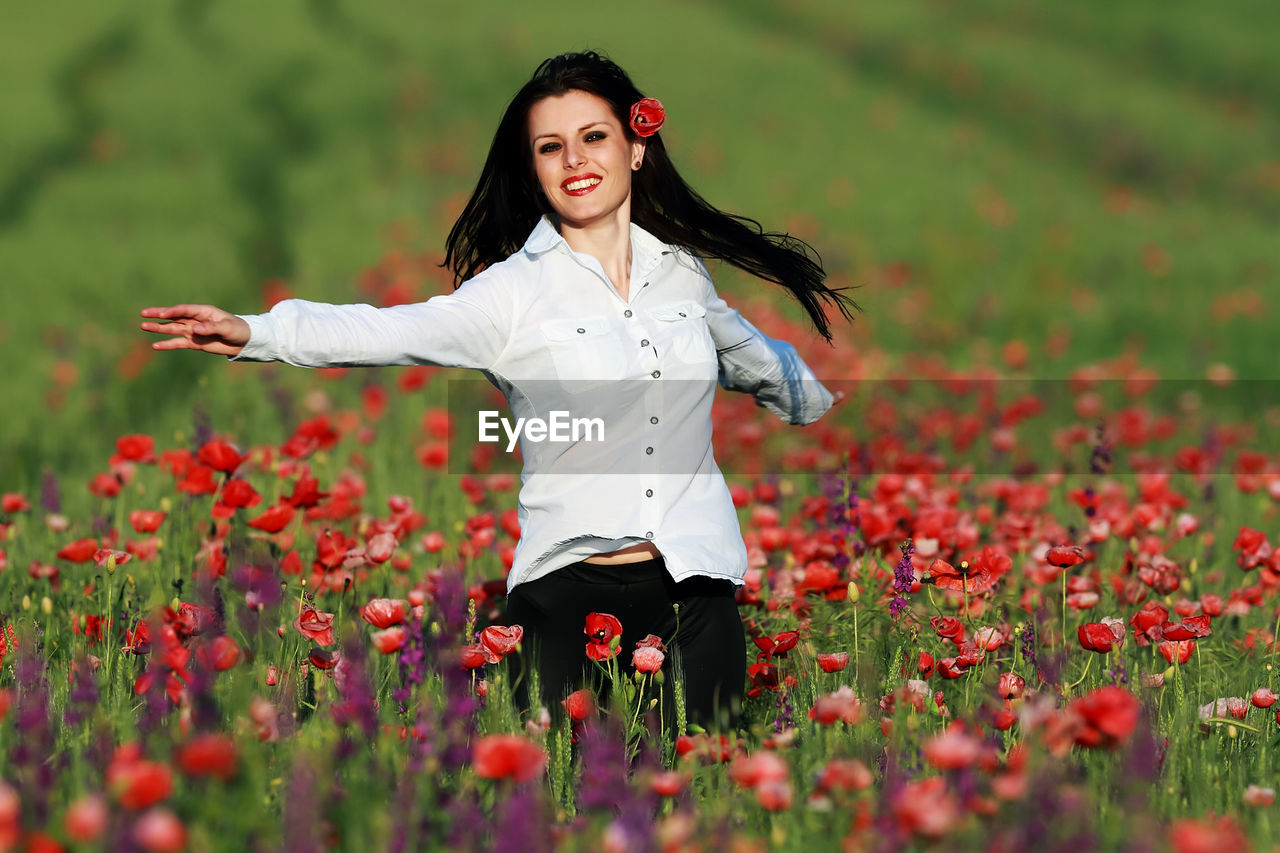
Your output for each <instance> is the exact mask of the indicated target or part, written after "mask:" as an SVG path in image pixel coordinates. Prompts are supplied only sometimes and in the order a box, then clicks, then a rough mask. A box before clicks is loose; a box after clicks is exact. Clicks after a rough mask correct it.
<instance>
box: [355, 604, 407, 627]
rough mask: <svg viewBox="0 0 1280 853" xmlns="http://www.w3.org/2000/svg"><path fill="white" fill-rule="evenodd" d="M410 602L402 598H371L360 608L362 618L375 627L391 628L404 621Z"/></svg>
mask: <svg viewBox="0 0 1280 853" xmlns="http://www.w3.org/2000/svg"><path fill="white" fill-rule="evenodd" d="M408 604H409V603H408V602H407V601H404V600H403V599H400V598H371V599H369V603H368V604H366V605H365V606H364V607H361V608H360V618H361V619H363V620H364V621H366V622H368V623H369V624H370V625H372V626H373V627H375V628H390V627H391V626H392V625H399V624H400V623H401V622H403V621H404V617H405V610H406V609H407V607H408Z"/></svg>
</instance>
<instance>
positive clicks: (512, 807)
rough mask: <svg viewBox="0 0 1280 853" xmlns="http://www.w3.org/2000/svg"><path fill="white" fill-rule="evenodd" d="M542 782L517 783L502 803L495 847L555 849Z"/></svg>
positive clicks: (532, 851)
mask: <svg viewBox="0 0 1280 853" xmlns="http://www.w3.org/2000/svg"><path fill="white" fill-rule="evenodd" d="M542 790H543V789H542V786H537V785H517V786H516V787H515V789H514V790H512V791H511V792H509V793H508V794H507V795H506V797H505V798H504V799H503V801H502V802H501V803H500V804H499V806H498V809H497V814H496V815H495V816H494V831H493V844H492V846H491V847H490V848H489V849H491V850H528V851H530V853H542V851H547V853H550V851H551V849H552V848H551V838H550V836H549V835H548V833H547V832H546V829H545V827H546V826H547V817H546V815H545V814H544V812H545V811H546V810H545V809H544V808H543V802H542Z"/></svg>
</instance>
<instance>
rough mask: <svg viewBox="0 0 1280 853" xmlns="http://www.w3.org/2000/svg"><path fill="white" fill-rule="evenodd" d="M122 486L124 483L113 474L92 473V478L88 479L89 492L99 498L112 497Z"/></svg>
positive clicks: (118, 492)
mask: <svg viewBox="0 0 1280 853" xmlns="http://www.w3.org/2000/svg"><path fill="white" fill-rule="evenodd" d="M123 486H124V484H123V483H122V482H121V480H120V478H119V477H118V476H116V475H115V474H94V475H93V479H92V480H90V481H89V493H90V494H93V495H96V496H98V497H100V498H114V497H115V496H116V495H118V494H120V489H121V488H122V487H123Z"/></svg>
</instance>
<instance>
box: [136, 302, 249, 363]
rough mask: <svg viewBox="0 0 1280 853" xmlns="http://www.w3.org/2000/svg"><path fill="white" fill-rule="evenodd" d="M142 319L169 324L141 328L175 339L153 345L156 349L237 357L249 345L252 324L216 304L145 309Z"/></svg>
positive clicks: (151, 324)
mask: <svg viewBox="0 0 1280 853" xmlns="http://www.w3.org/2000/svg"><path fill="white" fill-rule="evenodd" d="M142 316H143V317H151V318H154V319H157V320H166V321H168V322H164V323H143V324H142V326H141V328H142V331H144V332H155V333H156V334H159V335H172V336H173V337H169V338H166V339H165V340H163V341H156V342H155V343H153V344H152V345H151V348H152V349H154V350H171V349H193V350H199V351H201V352H209V353H214V354H215V355H230V356H236V355H239V354H240V351H241V350H243V349H244V345H245V344H247V343H249V324H248V323H246V322H245V321H244V320H242V319H240V318H239V317H237V316H236V315H235V314H228V313H227V312H226V311H223V310H222V309H221V308H216V307H214V306H213V305H170V306H168V307H167V308H143V309H142Z"/></svg>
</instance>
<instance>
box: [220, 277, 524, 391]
mask: <svg viewBox="0 0 1280 853" xmlns="http://www.w3.org/2000/svg"><path fill="white" fill-rule="evenodd" d="M514 297H515V294H514V293H513V292H512V288H510V287H509V286H508V285H507V284H506V283H505V282H504V280H503V279H502V277H500V276H497V275H494V274H492V273H488V272H486V273H481V274H480V275H478V276H476V277H475V278H472V279H470V280H468V281H466V282H464V283H463V284H462V286H461V287H459V288H458V289H457V290H456V291H454V292H453V293H449V294H443V295H440V296H436V297H433V298H431V299H428V300H427V301H426V302H418V303H415V304H412V305H396V306H393V307H391V308H375V307H374V306H372V305H328V304H325V303H321V302H308V301H306V300H304V299H286V300H284V301H282V302H279V303H277V304H276V305H275V306H274V307H273V308H272V309H271V311H270V312H268V313H266V314H256V315H248V316H243V315H242V319H244V320H245V321H246V322H247V323H248V324H249V330H250V336H249V343H248V344H246V345H245V347H244V349H243V350H242V351H241V352H240V354H239V355H238V356H236V357H235V358H233V359H232V360H233V361H282V362H285V363H286V364H292V365H295V366H298V367H373V366H378V365H413V364H434V365H439V366H441V367H470V368H477V369H480V370H488V369H490V368H491V367H492V366H493V364H494V362H496V361H497V360H498V357H499V356H500V355H501V354H502V352H503V350H504V349H505V348H506V345H507V342H508V340H509V339H510V337H511V330H512V326H513V316H514V310H515V309H514V304H515V303H514Z"/></svg>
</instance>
